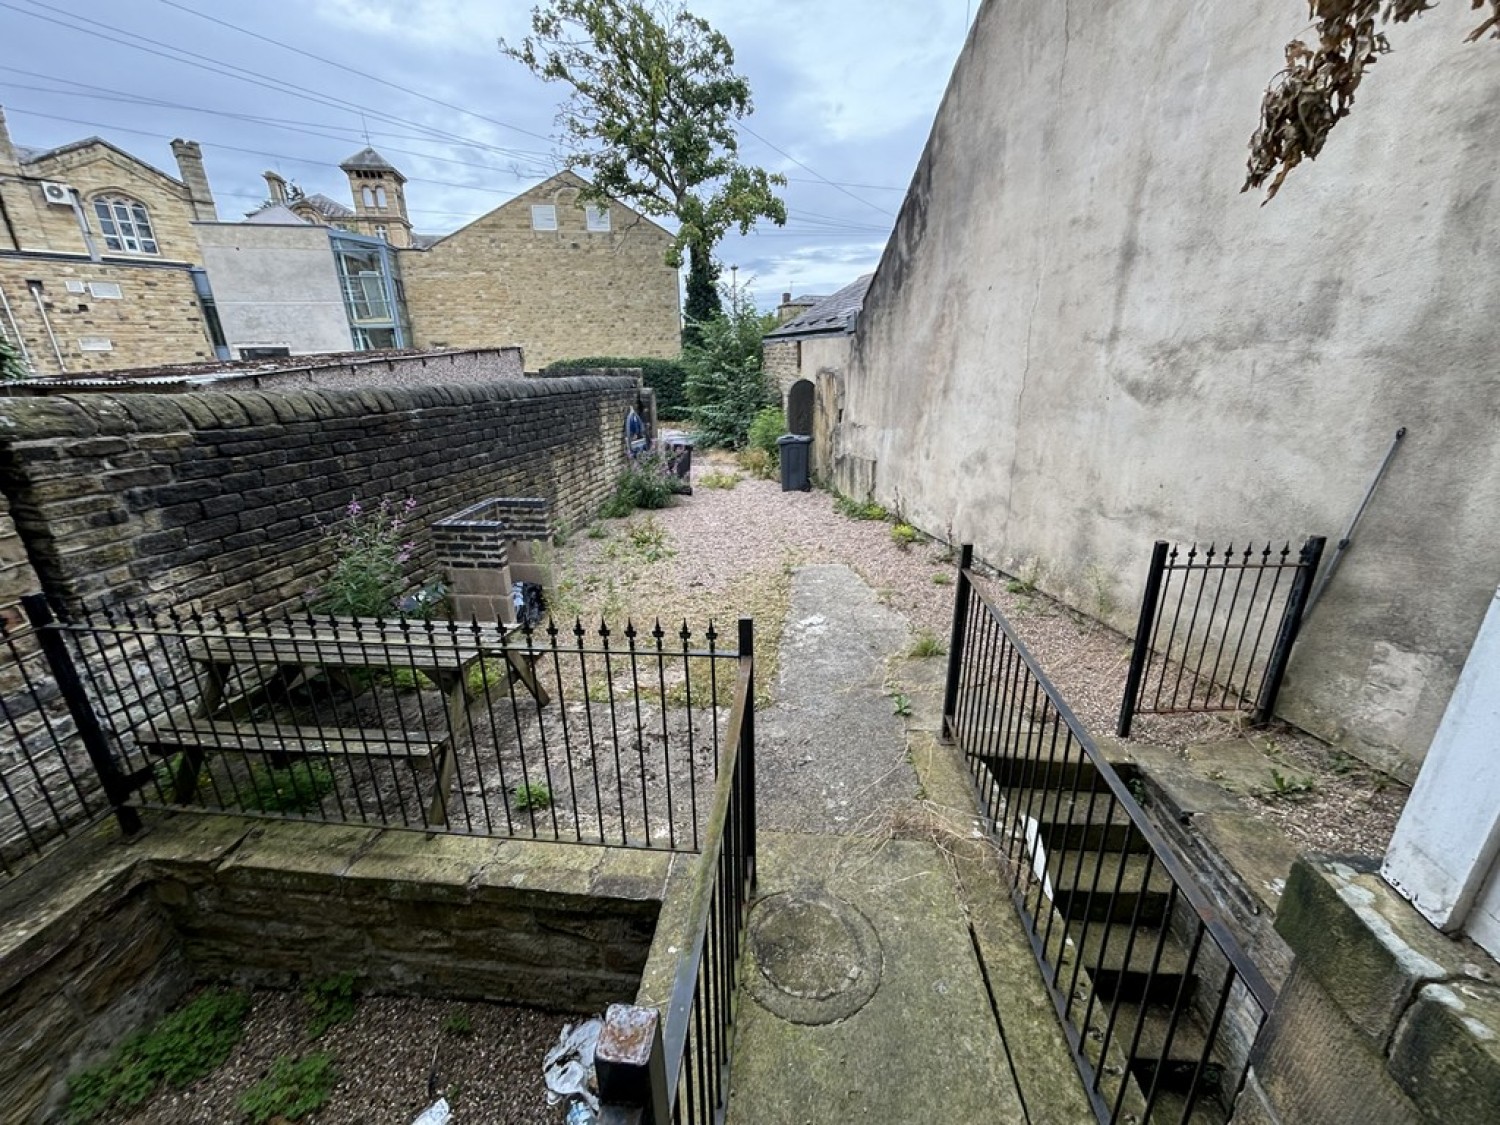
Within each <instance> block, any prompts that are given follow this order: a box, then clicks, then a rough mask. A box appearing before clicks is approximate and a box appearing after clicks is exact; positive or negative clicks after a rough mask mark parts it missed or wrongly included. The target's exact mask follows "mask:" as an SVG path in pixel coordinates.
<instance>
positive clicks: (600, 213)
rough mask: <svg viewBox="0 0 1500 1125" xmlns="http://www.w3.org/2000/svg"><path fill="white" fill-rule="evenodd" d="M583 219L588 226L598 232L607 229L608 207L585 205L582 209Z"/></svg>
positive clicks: (603, 231)
mask: <svg viewBox="0 0 1500 1125" xmlns="http://www.w3.org/2000/svg"><path fill="white" fill-rule="evenodd" d="M583 214H584V221H585V222H586V223H587V224H588V228H589V230H591V231H594V232H596V233H599V234H605V233H608V231H609V208H608V207H593V206H589V207H585V208H584V209H583Z"/></svg>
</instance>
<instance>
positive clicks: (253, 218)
mask: <svg viewBox="0 0 1500 1125" xmlns="http://www.w3.org/2000/svg"><path fill="white" fill-rule="evenodd" d="M245 222H247V223H260V224H262V225H264V226H269V227H277V226H282V227H292V226H304V227H305V226H308V225H309V224H308V221H307V220H306V219H304V218H303V217H302V216H301V215H298V214H297V213H295V212H294V211H293V210H292V209H291V208H290V207H288V206H287V205H286V204H285V203H271V204H268V205H267V206H265V207H260V208H258V209H256V210H254V211H251V212H250V214H249V215H247V216H245Z"/></svg>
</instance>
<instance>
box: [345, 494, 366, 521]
mask: <svg viewBox="0 0 1500 1125" xmlns="http://www.w3.org/2000/svg"><path fill="white" fill-rule="evenodd" d="M344 511H345V512H346V513H348V515H349V518H350V519H353V518H354V517H355V516H357V515H359V514H360V513H361V512H363V511H364V508H362V507H361V506H360V503H359V501H358V500H357V499H355V498H354V497H353V496H351V497H349V506H348V507H347V508H345V509H344Z"/></svg>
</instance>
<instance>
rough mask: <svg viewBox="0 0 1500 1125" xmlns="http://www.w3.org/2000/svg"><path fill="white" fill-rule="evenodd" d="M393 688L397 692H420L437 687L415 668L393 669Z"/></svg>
mask: <svg viewBox="0 0 1500 1125" xmlns="http://www.w3.org/2000/svg"><path fill="white" fill-rule="evenodd" d="M391 686H392V687H394V688H395V689H396V690H397V691H419V690H426V689H429V688H434V687H436V686H437V685H436V684H434V683H433V682H432V681H431V680H429V679H428V678H427V677H426V676H425V675H423V674H422V673H421V672H419V671H417V670H416V669H415V668H392V669H391Z"/></svg>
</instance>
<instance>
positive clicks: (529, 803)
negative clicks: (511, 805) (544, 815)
mask: <svg viewBox="0 0 1500 1125" xmlns="http://www.w3.org/2000/svg"><path fill="white" fill-rule="evenodd" d="M515 795H516V808H517V809H518V810H520V811H521V812H528V811H530V810H531V809H545V808H548V807H550V806H551V804H552V790H550V789H548V788H547V787H546V786H545V785H543V784H541V783H540V782H535V783H533V782H529V781H528V782H523V783H522V784H520V785H517V786H516V794H515Z"/></svg>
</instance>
